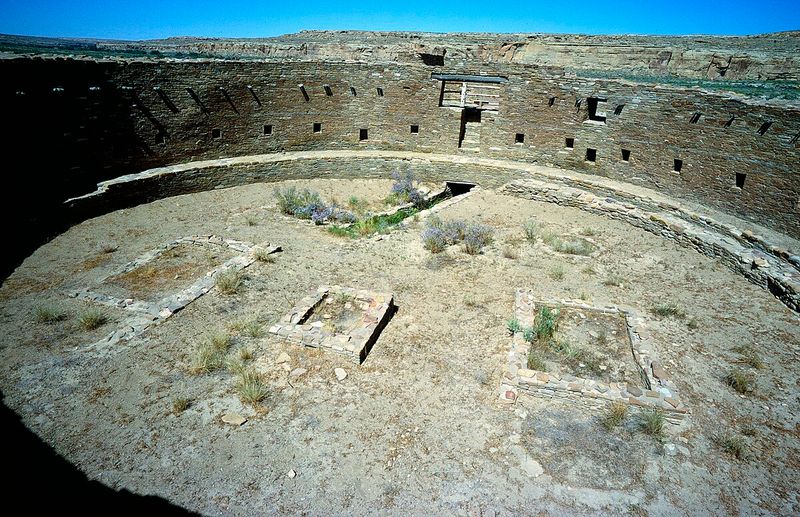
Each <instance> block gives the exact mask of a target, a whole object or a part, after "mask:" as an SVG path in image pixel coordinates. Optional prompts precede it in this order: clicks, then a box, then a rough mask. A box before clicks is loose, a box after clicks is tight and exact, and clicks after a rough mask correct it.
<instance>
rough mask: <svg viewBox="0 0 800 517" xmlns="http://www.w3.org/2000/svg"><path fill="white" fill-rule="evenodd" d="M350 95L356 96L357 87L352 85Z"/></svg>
mask: <svg viewBox="0 0 800 517" xmlns="http://www.w3.org/2000/svg"><path fill="white" fill-rule="evenodd" d="M350 95H352V96H353V97H355V96H356V89H355V88H354V87H352V86H351V87H350Z"/></svg>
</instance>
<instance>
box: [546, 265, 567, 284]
mask: <svg viewBox="0 0 800 517" xmlns="http://www.w3.org/2000/svg"><path fill="white" fill-rule="evenodd" d="M548 274H549V275H550V278H552V279H553V280H563V279H564V266H562V265H561V264H556V265H555V266H553V267H552V268H550V271H549V273H548Z"/></svg>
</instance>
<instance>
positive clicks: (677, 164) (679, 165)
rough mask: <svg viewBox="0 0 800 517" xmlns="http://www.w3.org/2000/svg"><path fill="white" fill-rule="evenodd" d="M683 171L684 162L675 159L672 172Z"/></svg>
mask: <svg viewBox="0 0 800 517" xmlns="http://www.w3.org/2000/svg"><path fill="white" fill-rule="evenodd" d="M682 169H683V160H680V159H678V158H675V159H674V160H672V172H681V170H682Z"/></svg>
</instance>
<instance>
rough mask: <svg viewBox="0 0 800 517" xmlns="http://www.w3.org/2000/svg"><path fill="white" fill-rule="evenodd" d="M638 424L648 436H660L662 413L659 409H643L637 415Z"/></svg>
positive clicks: (662, 425)
mask: <svg viewBox="0 0 800 517" xmlns="http://www.w3.org/2000/svg"><path fill="white" fill-rule="evenodd" d="M639 426H640V427H641V429H642V431H644V432H645V433H647V434H649V435H650V436H654V437H656V438H662V437H663V436H664V413H663V412H662V411H661V410H660V409H649V410H646V411H643V412H642V413H641V415H640V416H639Z"/></svg>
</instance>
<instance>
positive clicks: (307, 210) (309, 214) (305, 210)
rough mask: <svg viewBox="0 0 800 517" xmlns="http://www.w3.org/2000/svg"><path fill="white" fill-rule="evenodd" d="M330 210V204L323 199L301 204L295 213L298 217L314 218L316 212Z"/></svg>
mask: <svg viewBox="0 0 800 517" xmlns="http://www.w3.org/2000/svg"><path fill="white" fill-rule="evenodd" d="M325 210H328V205H326V204H325V203H324V202H322V201H312V202H310V203H308V204H305V205H300V206H298V207H297V208H295V210H294V212H293V214H294V216H295V217H297V218H298V219H313V217H314V214H318V213H321V212H324V211H325Z"/></svg>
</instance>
